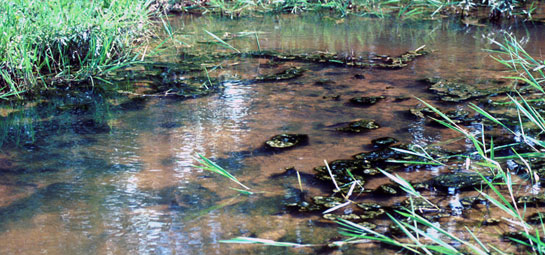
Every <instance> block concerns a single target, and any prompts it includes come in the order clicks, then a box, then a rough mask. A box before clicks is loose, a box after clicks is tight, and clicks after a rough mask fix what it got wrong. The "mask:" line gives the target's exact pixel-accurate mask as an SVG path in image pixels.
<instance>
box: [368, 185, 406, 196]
mask: <svg viewBox="0 0 545 255" xmlns="http://www.w3.org/2000/svg"><path fill="white" fill-rule="evenodd" d="M374 192H375V193H378V194H381V195H391V196H395V195H399V194H401V193H402V192H403V190H402V189H401V187H400V186H399V185H397V184H392V183H387V184H382V185H380V186H379V187H378V188H376V189H375V190H374Z"/></svg>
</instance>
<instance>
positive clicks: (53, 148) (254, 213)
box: [0, 14, 545, 254]
mask: <svg viewBox="0 0 545 255" xmlns="http://www.w3.org/2000/svg"><path fill="white" fill-rule="evenodd" d="M170 22H171V25H172V27H173V32H174V40H172V41H169V43H168V45H167V46H165V47H164V48H165V51H163V53H162V54H161V55H160V56H157V57H155V58H153V60H154V61H161V62H167V63H171V64H174V65H175V64H177V63H180V62H182V61H183V58H181V57H180V56H181V53H182V52H211V53H212V52H218V51H221V52H229V51H230V50H229V49H226V48H224V47H221V46H218V45H212V44H207V43H202V42H205V41H213V38H211V37H210V36H209V35H208V34H206V33H205V32H204V30H205V29H206V30H208V31H210V32H212V33H214V34H216V35H220V36H226V37H229V36H234V37H235V38H234V39H232V40H229V41H228V43H230V44H231V45H232V46H233V47H235V48H237V49H239V50H241V51H250V50H256V49H258V47H260V48H261V49H270V50H278V51H282V52H316V51H320V52H339V53H343V54H348V55H355V56H358V55H360V54H362V53H364V52H371V53H374V54H387V55H393V56H395V55H399V54H401V53H404V52H406V51H408V50H414V49H416V48H418V47H420V46H422V45H426V47H427V48H428V49H431V50H433V53H432V54H430V55H428V56H425V57H421V58H419V59H417V60H415V61H414V62H411V63H410V64H409V66H408V67H406V68H403V69H400V70H377V69H355V68H341V67H337V66H332V65H319V64H309V63H297V62H284V63H281V64H280V66H279V67H273V68H270V67H264V65H263V64H264V63H266V61H265V60H263V59H247V60H244V61H224V62H222V63H221V66H218V67H216V68H211V71H210V75H211V76H212V77H219V79H221V80H222V81H223V82H222V85H223V88H222V89H221V90H220V91H219V92H218V93H215V94H212V95H210V96H205V97H199V98H194V99H186V100H179V99H173V98H161V97H151V98H146V99H145V100H141V101H139V100H135V101H134V102H132V103H128V104H123V103H124V102H126V101H125V100H126V98H127V96H126V95H123V96H112V97H110V96H108V95H103V94H101V93H100V92H99V91H89V92H85V93H83V92H82V93H76V94H74V95H71V96H69V97H64V98H61V99H59V98H57V99H51V100H45V101H42V102H36V103H33V104H30V105H24V106H19V105H5V106H4V107H3V109H2V116H3V119H2V122H3V123H2V125H1V127H0V129H1V130H3V134H4V136H3V144H2V151H1V153H0V176H1V178H0V240H2V244H1V245H0V253H1V254H37V253H47V254H135V253H138V254H230V253H232V254H240V253H252V254H283V253H290V254H291V253H292V254H298V253H300V254H305V253H329V252H333V251H335V249H318V248H317V249H313V248H299V249H293V248H281V247H263V246H252V245H232V244H220V243H219V241H220V240H222V239H230V238H234V237H237V236H253V237H260V238H266V239H273V240H277V241H289V242H298V243H312V244H323V243H327V242H329V241H332V240H339V239H340V238H341V236H340V235H339V234H338V233H337V230H336V227H335V225H334V224H332V223H330V222H328V221H326V220H322V219H321V217H320V215H316V214H306V215H304V214H303V215H301V214H291V213H289V212H288V211H287V209H286V208H285V207H284V206H283V204H284V203H286V202H290V201H295V200H297V198H298V196H299V195H298V194H299V192H298V183H297V178H296V177H295V176H294V175H282V173H284V172H285V169H286V168H288V167H295V169H297V170H298V171H299V172H300V173H301V174H302V175H303V179H302V181H303V188H304V190H305V192H307V195H309V196H312V195H323V194H327V193H329V192H330V188H331V187H330V185H329V184H324V183H321V182H318V181H317V180H315V179H314V178H312V176H311V174H313V170H312V169H313V168H314V167H316V166H320V165H323V161H324V160H329V161H331V160H335V159H341V158H350V156H351V155H354V154H356V153H359V152H362V151H369V150H371V149H372V147H371V146H370V141H371V140H373V139H375V138H379V137H383V136H393V137H396V138H397V139H399V140H400V141H401V142H404V143H413V144H419V145H422V146H426V145H430V144H433V143H436V142H439V141H445V140H448V139H453V138H458V137H459V136H458V135H457V134H455V133H453V132H449V131H448V130H445V129H443V128H439V127H437V126H434V125H427V124H426V122H425V121H422V120H418V119H415V118H413V117H412V116H410V115H409V114H408V113H407V110H408V109H409V108H410V107H415V106H417V105H418V101H417V100H416V99H414V98H410V97H413V96H415V97H419V98H422V99H424V100H427V101H430V102H432V103H434V104H439V105H441V106H442V107H444V108H445V109H448V108H456V107H459V108H460V107H462V108H463V107H465V105H464V104H461V105H453V104H450V105H446V104H441V103H440V102H438V101H437V100H436V96H434V95H433V94H431V93H429V91H428V90H427V87H426V86H425V85H424V84H423V83H422V82H420V81H419V80H420V79H423V78H426V77H433V76H439V77H443V78H455V77H461V78H464V79H467V80H472V79H482V78H483V77H484V78H499V77H503V76H505V75H506V74H507V72H505V71H504V69H503V67H502V66H501V65H499V64H497V63H495V62H494V61H493V60H492V59H491V58H490V57H489V55H490V53H488V52H485V51H483V49H487V48H495V46H494V45H492V44H490V39H498V40H499V39H501V37H502V36H501V32H502V31H510V32H513V33H515V34H517V35H518V36H519V38H521V39H522V40H523V43H524V44H525V47H526V48H527V49H528V50H529V51H530V53H531V54H537V55H538V56H539V54H541V49H542V48H543V45H542V42H545V38H544V37H545V34H544V33H540V32H539V31H542V29H543V27H542V26H541V25H539V24H512V25H504V26H465V25H463V24H461V23H459V22H457V21H456V20H443V21H421V22H416V21H389V20H379V19H368V18H358V17H351V18H344V19H339V18H331V17H329V16H327V15H318V14H317V15H304V16H265V17H257V18H251V19H250V18H243V19H239V20H231V19H227V18H218V17H209V16H203V17H195V16H182V17H174V18H172V19H171V20H170ZM240 32H258V33H257V37H256V36H255V35H254V34H252V33H249V34H250V35H247V34H244V33H242V34H241V33H240ZM256 40H257V41H259V44H258V43H257V42H256ZM180 42H183V43H180ZM289 66H300V67H304V68H306V69H308V71H307V72H305V73H304V75H303V76H302V77H300V78H297V79H294V80H290V81H282V82H275V83H259V84H256V83H248V82H240V80H241V79H248V78H251V77H255V76H257V75H260V74H268V73H273V72H275V71H277V70H281V69H282V68H285V67H289ZM355 75H364V76H365V79H356V78H355ZM324 80H327V82H324ZM317 82H318V83H317ZM120 86H121V85H120ZM337 95H339V96H340V98H339V99H338V100H334V99H332V98H331V97H332V96H337ZM363 95H365V96H385V97H386V98H385V99H384V100H382V101H380V102H379V103H377V104H375V105H372V106H369V107H354V106H350V105H349V104H347V101H348V99H349V98H351V97H354V96H363ZM128 97H131V96H128ZM398 97H409V99H407V100H397V99H396V98H398ZM82 102H83V103H82ZM81 105H83V106H81ZM360 118H366V119H374V120H376V121H377V123H379V124H380V125H381V128H380V129H377V130H373V131H371V132H368V133H365V134H361V135H349V134H342V133H339V132H336V131H335V130H334V128H333V127H332V126H334V125H335V124H337V123H340V122H348V121H352V120H355V119H360ZM279 133H302V134H308V135H309V137H310V139H309V144H308V145H306V146H302V147H298V148H295V149H292V150H288V151H285V152H281V153H279V152H274V153H271V152H267V151H265V150H263V143H264V141H265V140H267V139H268V138H270V137H272V136H273V135H276V134H279ZM456 146H458V147H461V148H465V147H469V146H467V145H466V144H465V143H464V142H463V141H462V142H461V144H460V143H459V144H457V145H456ZM197 153H200V154H203V155H206V156H207V157H209V158H211V159H212V160H214V161H216V162H217V163H218V164H220V165H221V166H223V167H224V168H226V169H228V170H229V171H230V172H231V173H233V174H234V175H236V176H237V177H238V178H239V180H240V181H241V182H243V183H245V184H246V185H248V186H251V187H253V188H254V189H255V190H260V191H265V192H266V193H264V194H263V195H258V196H251V197H245V196H241V195H238V193H237V192H236V191H233V190H230V189H228V187H236V184H234V183H230V182H229V181H227V180H224V179H222V178H221V177H219V176H217V175H214V174H211V173H208V172H203V171H202V170H200V169H197V168H195V167H193V166H192V165H194V164H196V161H195V160H194V159H193V157H195V156H196V155H197ZM446 171H448V169H446V168H434V169H431V170H424V169H415V168H411V169H408V170H407V171H405V172H401V173H400V174H401V175H403V176H405V177H407V178H408V179H411V180H425V179H428V178H429V177H430V176H435V175H438V174H439V173H441V172H446ZM386 182H387V180H385V179H384V178H378V179H376V181H373V182H372V183H370V184H368V186H367V188H376V187H377V186H378V185H380V184H382V183H386ZM427 195H430V196H434V194H433V193H432V194H427ZM369 199H370V200H376V199H374V198H369ZM399 199H400V198H398V199H397V200H399ZM450 199H452V198H450V197H446V198H445V197H442V198H441V201H442V202H441V203H443V204H448V203H449V200H450ZM381 200H384V198H382V199H381ZM397 200H396V199H388V200H384V201H380V202H384V203H387V204H388V203H390V204H391V203H393V202H395V201H397ZM473 214H476V215H481V214H483V213H482V212H480V211H475V212H473ZM469 216H470V215H463V216H459V217H452V218H451V219H449V220H442V222H441V224H444V225H445V226H446V227H447V229H449V230H452V231H454V232H456V233H459V234H460V235H462V236H464V237H466V238H469V237H468V236H467V232H463V231H464V230H463V229H462V228H460V226H461V225H469V226H474V225H475V221H476V220H472V219H471V217H469ZM378 223H379V224H381V223H380V222H378ZM382 224H385V223H382ZM501 228H502V229H505V228H508V227H507V226H501ZM483 231H486V230H483ZM490 239H491V241H496V242H497V241H498V237H497V235H496V236H490ZM359 248H366V249H367V250H366V251H368V252H369V253H380V252H382V253H391V252H392V251H391V250H383V249H384V248H381V247H380V246H376V245H373V244H364V245H362V246H361V247H359ZM339 250H340V252H344V253H346V254H350V253H360V252H361V250H356V248H354V247H352V248H351V247H343V248H339Z"/></svg>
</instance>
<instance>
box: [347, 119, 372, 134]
mask: <svg viewBox="0 0 545 255" xmlns="http://www.w3.org/2000/svg"><path fill="white" fill-rule="evenodd" d="M377 128H380V126H379V125H378V124H377V123H376V122H375V121H374V120H365V119H362V120H357V121H354V122H350V123H349V124H348V125H347V126H345V127H340V128H337V130H338V131H342V132H349V133H361V132H365V131H369V130H373V129H377Z"/></svg>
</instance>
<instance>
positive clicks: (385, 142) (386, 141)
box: [371, 137, 398, 147]
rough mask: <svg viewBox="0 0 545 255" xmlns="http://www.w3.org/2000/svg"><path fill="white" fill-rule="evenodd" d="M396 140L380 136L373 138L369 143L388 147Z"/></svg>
mask: <svg viewBox="0 0 545 255" xmlns="http://www.w3.org/2000/svg"><path fill="white" fill-rule="evenodd" d="M397 142H398V140H397V139H395V138H393V137H380V138H377V139H373V140H372V141H371V144H373V145H374V146H377V147H388V146H390V145H392V144H396V143H397Z"/></svg>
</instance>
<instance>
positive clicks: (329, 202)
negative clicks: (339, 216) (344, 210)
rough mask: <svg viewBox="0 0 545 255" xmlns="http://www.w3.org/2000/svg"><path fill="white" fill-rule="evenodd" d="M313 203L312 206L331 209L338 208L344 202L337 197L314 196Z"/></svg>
mask: <svg viewBox="0 0 545 255" xmlns="http://www.w3.org/2000/svg"><path fill="white" fill-rule="evenodd" d="M312 200H313V201H314V204H316V205H319V206H322V207H324V208H333V207H335V206H338V205H340V204H342V202H343V201H344V200H343V199H342V198H339V197H323V196H315V197H313V198H312Z"/></svg>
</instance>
